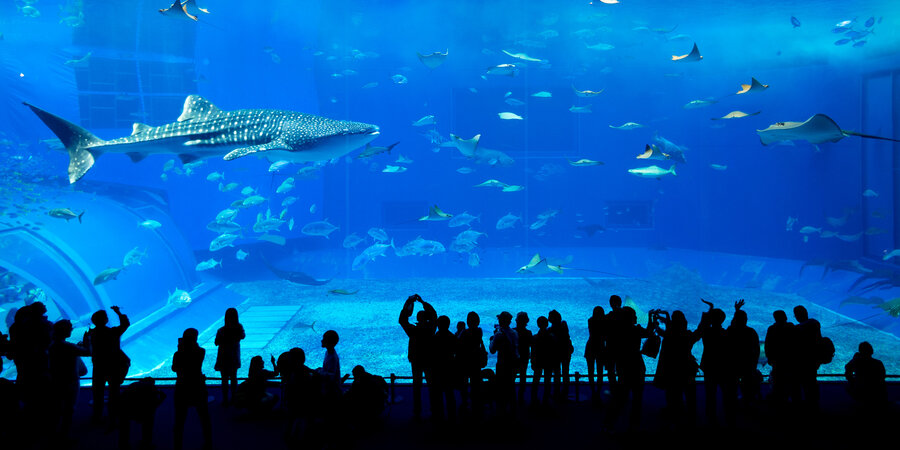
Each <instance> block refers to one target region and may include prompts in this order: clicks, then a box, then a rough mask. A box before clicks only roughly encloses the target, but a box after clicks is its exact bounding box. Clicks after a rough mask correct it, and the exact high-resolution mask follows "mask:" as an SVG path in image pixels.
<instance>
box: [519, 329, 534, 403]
mask: <svg viewBox="0 0 900 450" xmlns="http://www.w3.org/2000/svg"><path fill="white" fill-rule="evenodd" d="M515 331H516V335H517V336H518V337H519V359H518V361H517V362H516V376H518V377H519V403H523V402H524V401H525V387H526V386H528V361H530V360H531V345H532V343H533V342H534V335H533V334H532V333H531V330H529V329H528V313H526V312H525V311H519V312H518V313H517V314H516V328H515Z"/></svg>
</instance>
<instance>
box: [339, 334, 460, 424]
mask: <svg viewBox="0 0 900 450" xmlns="http://www.w3.org/2000/svg"><path fill="white" fill-rule="evenodd" d="M457 346H458V339H457V338H456V336H455V335H454V334H453V333H452V332H451V331H450V318H449V317H447V316H440V317H438V318H437V332H436V333H435V334H434V337H433V338H432V343H431V369H430V371H431V372H430V374H431V378H429V379H428V393H429V398H430V400H431V416H432V417H433V418H434V419H435V420H436V421H442V420H443V419H444V417H445V412H444V407H445V405H446V417H447V419H449V420H450V421H451V422H452V421H453V420H455V419H456V394H455V392H454V389H453V388H454V386H455V384H456V381H457V375H458V370H457V365H456V347H457ZM354 383H355V381H354Z"/></svg>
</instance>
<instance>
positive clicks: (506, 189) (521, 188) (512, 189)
mask: <svg viewBox="0 0 900 450" xmlns="http://www.w3.org/2000/svg"><path fill="white" fill-rule="evenodd" d="M524 190H525V186H518V185H515V184H511V185H509V186H505V187H504V188H503V189H501V191H503V192H519V191H524Z"/></svg>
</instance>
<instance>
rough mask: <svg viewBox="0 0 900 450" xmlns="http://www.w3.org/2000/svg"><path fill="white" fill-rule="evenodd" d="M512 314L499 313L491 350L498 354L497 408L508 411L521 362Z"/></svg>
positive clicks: (513, 395) (513, 396)
mask: <svg viewBox="0 0 900 450" xmlns="http://www.w3.org/2000/svg"><path fill="white" fill-rule="evenodd" d="M512 318H513V317H512V314H510V313H509V312H507V311H503V312H501V313H500V314H497V325H495V326H494V334H493V336H491V343H490V346H489V347H490V351H491V353H496V354H497V367H496V374H497V376H496V388H497V390H496V392H497V397H496V399H497V410H498V411H500V412H501V413H502V412H506V411H507V409H508V408H509V406H510V405H511V403H512V399H514V398H515V383H516V366H517V365H518V362H519V337H518V335H517V334H516V331H515V330H513V329H512V328H510V327H509V326H510V324H512Z"/></svg>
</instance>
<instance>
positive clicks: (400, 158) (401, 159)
mask: <svg viewBox="0 0 900 450" xmlns="http://www.w3.org/2000/svg"><path fill="white" fill-rule="evenodd" d="M394 162H395V163H397V164H412V163H413V160H411V159H409V158H407V157H405V156H403V155H398V156H397V160H396V161H394Z"/></svg>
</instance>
